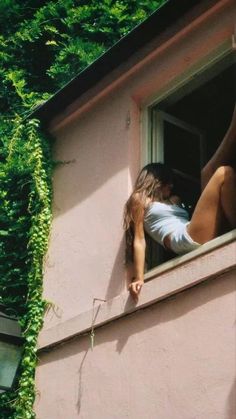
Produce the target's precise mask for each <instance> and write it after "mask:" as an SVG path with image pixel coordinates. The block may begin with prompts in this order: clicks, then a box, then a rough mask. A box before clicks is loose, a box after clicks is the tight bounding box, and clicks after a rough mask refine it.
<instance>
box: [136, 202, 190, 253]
mask: <svg viewBox="0 0 236 419" xmlns="http://www.w3.org/2000/svg"><path fill="white" fill-rule="evenodd" d="M188 221H189V216H188V212H187V211H186V210H185V209H184V208H182V207H180V206H179V205H177V204H165V203H164V202H152V203H151V204H150V205H149V206H148V207H147V209H146V210H145V214H144V229H145V231H146V232H147V233H148V234H149V235H150V236H151V237H152V238H153V239H154V240H155V241H157V242H158V243H159V244H161V245H163V240H164V238H165V237H166V236H167V235H168V234H171V233H173V232H174V231H175V230H176V228H178V227H179V225H183V224H187V223H188Z"/></svg>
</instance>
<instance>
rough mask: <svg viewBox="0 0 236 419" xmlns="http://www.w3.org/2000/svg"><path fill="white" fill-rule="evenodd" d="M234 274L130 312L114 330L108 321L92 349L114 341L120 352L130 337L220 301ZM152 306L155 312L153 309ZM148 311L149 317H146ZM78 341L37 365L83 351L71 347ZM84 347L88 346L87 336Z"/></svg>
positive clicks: (232, 284) (230, 289)
mask: <svg viewBox="0 0 236 419" xmlns="http://www.w3.org/2000/svg"><path fill="white" fill-rule="evenodd" d="M235 273H236V271H235V272H234V271H231V272H230V274H231V275H230V278H227V276H228V275H229V274H222V275H220V276H219V277H217V278H214V279H209V280H208V281H205V282H204V283H201V284H198V285H195V286H194V287H192V288H191V289H188V290H185V291H182V292H180V293H178V294H176V295H174V296H171V297H169V298H168V299H166V300H163V301H160V302H158V303H156V304H154V305H152V306H149V307H147V308H145V309H143V310H141V311H138V312H134V313H131V314H130V315H128V316H126V317H125V318H121V319H119V320H117V322H120V324H119V327H118V323H117V327H114V322H111V324H108V325H105V326H104V327H101V328H99V329H95V335H96V337H95V349H96V346H98V345H100V344H104V343H105V342H112V341H114V340H115V341H116V342H117V346H116V349H117V352H118V353H121V352H122V351H123V349H124V347H125V345H126V343H127V341H128V339H129V337H130V336H132V335H135V334H139V333H140V332H142V331H143V330H148V329H149V328H152V327H154V326H156V325H158V324H162V323H167V322H170V321H171V322H172V321H174V320H176V319H178V318H180V317H183V316H185V315H187V314H188V313H190V312H192V311H193V310H195V309H197V308H198V307H202V306H204V305H206V304H207V303H209V302H211V301H214V300H218V299H220V298H221V297H223V296H224V295H228V294H231V293H233V292H235V276H234V275H235ZM144 286H145V285H144ZM130 300H131V297H130V296H128V299H127V305H128V304H130ZM154 307H155V308H156V310H154V309H153V308H154ZM148 312H149V314H150V316H147V313H148ZM143 313H145V316H144V317H145V318H143V319H142V321H139V317H140V316H142V315H143ZM95 316H99V310H98V307H96V310H95ZM92 320H93V319H92ZM92 320H91V326H92ZM132 320H133V322H132V327H126V328H123V330H122V333H120V332H119V334H117V331H118V329H119V330H121V328H122V323H123V322H126V321H127V322H130V321H132ZM104 330H106V332H105V333H102V331H104ZM80 339H81V337H78V338H74V339H73V341H72V342H68V343H67V344H66V345H63V349H61V348H60V347H58V348H55V349H54V350H52V352H51V353H49V354H44V355H43V360H42V361H41V365H44V364H48V363H50V362H55V361H56V360H60V359H62V358H67V357H68V356H72V355H75V354H76V353H80V352H83V351H84V350H85V348H86V349H87V348H88V346H87V345H86V343H85V341H83V345H80V346H79V347H78V346H77V345H75V342H77V341H78V342H79V341H80V342H81V340H80ZM88 345H90V337H89V334H88Z"/></svg>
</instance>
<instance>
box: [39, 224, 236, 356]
mask: <svg viewBox="0 0 236 419" xmlns="http://www.w3.org/2000/svg"><path fill="white" fill-rule="evenodd" d="M235 238H236V231H232V232H230V233H227V234H225V235H224V236H221V237H218V238H217V239H215V240H212V241H211V242H209V243H207V244H206V245H203V246H201V248H199V249H197V250H195V251H193V252H191V253H190V254H188V255H184V256H181V257H178V258H176V259H174V260H172V261H169V262H167V263H165V264H163V265H161V266H160V267H158V268H156V269H153V270H152V271H150V272H148V273H147V274H146V275H145V281H147V282H145V284H144V286H143V289H142V293H141V295H140V298H139V302H138V303H137V304H135V303H134V301H133V300H132V299H131V297H130V294H129V292H128V291H125V292H124V293H122V294H121V295H119V296H117V297H114V298H112V299H110V300H108V301H106V302H103V303H101V304H98V305H96V306H94V307H93V309H91V310H89V311H86V312H84V313H81V314H79V315H78V316H75V317H73V318H71V319H69V320H66V321H65V322H63V323H60V324H58V325H56V326H54V327H52V328H49V329H43V330H42V331H41V333H40V335H39V340H38V350H39V351H42V350H46V349H49V348H52V347H54V346H57V345H59V344H61V343H63V342H65V341H67V340H70V339H72V338H74V337H75V336H79V335H82V334H84V333H88V332H90V331H91V330H92V329H96V328H98V327H101V326H103V325H105V324H107V323H110V322H111V321H114V320H117V319H120V318H122V317H124V316H126V315H128V314H131V313H133V312H135V311H137V310H141V309H143V308H145V307H148V306H150V305H152V304H154V303H156V302H159V301H162V300H164V299H166V298H168V297H170V296H171V295H174V294H177V293H179V292H181V291H183V290H186V289H188V288H191V287H194V286H195V285H197V284H199V283H201V282H203V281H206V280H208V279H209V278H213V277H216V276H217V277H218V276H219V275H221V274H223V273H224V272H227V271H229V270H232V269H234V268H236V241H235ZM150 279H152V280H150Z"/></svg>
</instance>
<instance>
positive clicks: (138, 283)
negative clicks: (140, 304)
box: [129, 279, 144, 302]
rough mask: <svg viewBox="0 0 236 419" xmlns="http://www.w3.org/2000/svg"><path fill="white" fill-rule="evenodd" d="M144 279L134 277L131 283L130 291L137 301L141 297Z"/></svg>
mask: <svg viewBox="0 0 236 419" xmlns="http://www.w3.org/2000/svg"><path fill="white" fill-rule="evenodd" d="M143 283H144V282H143V281H142V280H141V279H140V280H136V279H134V280H133V282H131V284H130V285H129V292H130V295H131V296H132V297H133V299H134V300H135V301H136V302H137V301H138V298H139V294H140V292H141V289H142V286H143Z"/></svg>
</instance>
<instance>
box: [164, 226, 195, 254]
mask: <svg viewBox="0 0 236 419" xmlns="http://www.w3.org/2000/svg"><path fill="white" fill-rule="evenodd" d="M188 224H189V222H188V223H187V224H181V225H179V226H178V227H177V228H176V230H175V231H174V232H173V233H171V234H170V247H171V250H172V251H173V252H174V253H176V254H177V255H183V254H185V253H188V252H191V251H192V250H195V249H197V248H198V247H199V246H201V245H200V243H197V242H195V241H194V240H193V239H192V238H191V237H190V235H189V234H188V232H187V225H188Z"/></svg>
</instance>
